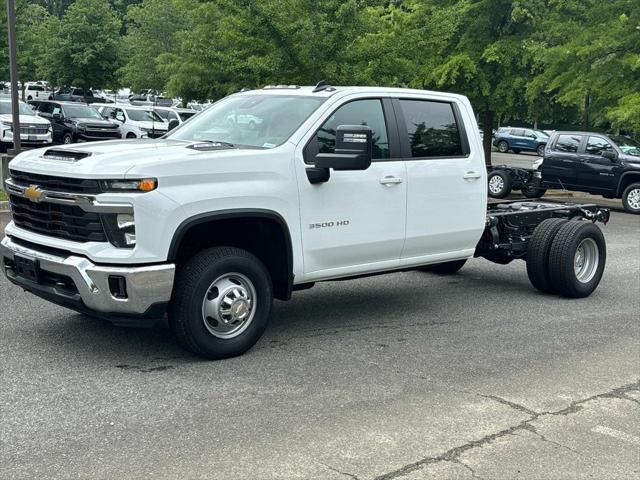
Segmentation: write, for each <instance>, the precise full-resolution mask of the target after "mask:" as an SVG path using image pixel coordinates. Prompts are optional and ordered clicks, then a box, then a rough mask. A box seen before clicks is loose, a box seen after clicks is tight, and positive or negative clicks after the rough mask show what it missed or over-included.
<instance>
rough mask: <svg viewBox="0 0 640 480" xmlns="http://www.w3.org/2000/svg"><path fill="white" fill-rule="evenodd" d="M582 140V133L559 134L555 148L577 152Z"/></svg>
mask: <svg viewBox="0 0 640 480" xmlns="http://www.w3.org/2000/svg"><path fill="white" fill-rule="evenodd" d="M581 141H582V137H581V136H580V135H559V136H558V140H556V145H555V148H554V150H557V151H559V152H569V153H576V152H577V151H578V147H579V146H580V142H581Z"/></svg>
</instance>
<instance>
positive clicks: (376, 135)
mask: <svg viewBox="0 0 640 480" xmlns="http://www.w3.org/2000/svg"><path fill="white" fill-rule="evenodd" d="M340 125H367V126H368V127H370V128H371V131H372V139H373V151H372V154H373V155H372V158H373V159H385V158H389V137H388V135H387V126H386V123H385V121H384V111H383V110H382V102H381V101H380V100H373V99H372V100H356V101H353V102H349V103H347V104H346V105H343V106H342V107H340V108H339V109H338V110H336V111H335V112H334V113H333V114H332V115H331V116H330V117H329V119H328V120H327V121H326V122H324V124H323V125H322V126H321V127H320V129H319V130H318V133H317V139H318V148H319V151H320V153H335V150H336V130H337V128H338V127H339V126H340Z"/></svg>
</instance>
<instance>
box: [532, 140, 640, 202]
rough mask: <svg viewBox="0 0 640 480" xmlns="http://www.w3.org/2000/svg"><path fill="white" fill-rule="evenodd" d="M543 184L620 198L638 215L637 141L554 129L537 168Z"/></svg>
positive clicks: (639, 149)
mask: <svg viewBox="0 0 640 480" xmlns="http://www.w3.org/2000/svg"><path fill="white" fill-rule="evenodd" d="M539 170H540V173H541V176H542V186H543V187H546V188H563V189H566V190H573V191H579V192H588V193H591V194H595V195H602V196H603V197H605V198H621V199H622V204H623V206H624V209H625V210H626V211H627V212H629V213H634V214H640V142H637V141H635V140H633V139H631V138H628V137H622V136H615V135H604V134H601V133H593V132H555V133H554V134H553V135H552V136H551V137H550V139H549V144H548V147H547V149H546V151H545V153H544V159H543V161H542V163H541V165H540V167H539Z"/></svg>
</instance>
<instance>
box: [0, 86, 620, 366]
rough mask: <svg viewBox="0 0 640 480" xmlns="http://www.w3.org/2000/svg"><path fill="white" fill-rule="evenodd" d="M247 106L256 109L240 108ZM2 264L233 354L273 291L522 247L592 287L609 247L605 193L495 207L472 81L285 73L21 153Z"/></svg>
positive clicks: (567, 286)
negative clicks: (183, 113) (122, 130)
mask: <svg viewBox="0 0 640 480" xmlns="http://www.w3.org/2000/svg"><path fill="white" fill-rule="evenodd" d="M240 116H243V118H246V116H251V118H256V119H259V122H258V121H256V122H255V123H253V124H252V123H249V122H239V121H230V120H229V119H233V118H236V117H240ZM9 168H10V178H9V179H7V181H6V184H5V188H6V190H7V192H8V194H9V199H10V205H11V211H12V215H13V220H12V222H11V223H9V225H8V226H7V228H6V231H5V237H4V239H3V240H2V242H1V245H0V258H1V259H2V265H3V269H4V272H5V274H6V276H7V277H8V278H9V280H10V281H11V282H13V283H15V284H17V285H20V286H21V287H23V288H24V289H25V290H28V291H30V292H32V293H34V294H36V295H38V296H40V297H42V298H45V299H47V300H49V301H51V302H53V303H56V304H59V305H63V306H66V307H68V308H71V309H74V310H77V311H80V312H84V313H86V314H88V315H92V316H96V317H101V318H105V319H108V320H110V321H112V322H114V323H116V324H119V325H139V324H141V323H146V322H148V321H152V320H154V319H159V318H163V317H164V316H165V314H168V319H169V324H170V326H171V329H172V331H173V333H174V334H175V336H176V338H177V339H178V340H179V341H180V343H181V344H182V345H184V346H185V347H186V348H188V349H190V350H191V351H193V352H195V353H196V354H199V355H202V356H204V357H208V358H214V359H215V358H224V357H229V356H233V355H238V354H241V353H243V352H245V351H246V350H248V349H249V348H251V346H252V345H254V344H255V343H256V342H257V341H258V339H259V338H260V336H261V335H262V333H263V332H264V330H265V328H266V326H267V321H268V318H269V314H270V310H271V305H272V299H273V298H277V299H280V300H288V299H289V298H290V297H291V295H292V292H293V291H295V290H299V289H304V288H309V287H311V286H312V285H313V284H314V283H315V282H318V281H325V280H333V279H339V278H340V279H344V278H348V277H358V276H363V275H369V274H375V273H380V272H392V271H398V270H410V269H420V270H430V271H433V272H436V273H440V274H447V273H449V274H450V273H455V272H456V271H457V270H459V269H460V268H461V267H462V266H463V264H464V263H465V261H466V260H467V259H469V258H470V257H473V256H481V257H484V258H486V259H489V260H491V261H494V262H497V263H501V264H506V263H508V262H510V261H512V260H514V259H523V260H526V265H527V272H528V274H529V278H530V280H531V282H532V284H533V285H534V286H535V287H536V288H538V289H539V290H542V291H544V292H548V293H557V294H561V295H565V296H569V297H584V296H587V295H589V294H591V292H592V291H593V290H594V289H595V288H596V287H597V285H598V283H599V282H600V278H601V276H602V272H603V269H604V265H605V257H606V248H605V242H604V238H603V235H602V232H601V231H600V229H599V228H598V227H597V226H596V225H594V223H595V222H596V221H603V222H606V221H607V220H608V218H609V212H608V211H607V210H603V209H599V208H597V207H596V206H594V205H572V204H561V203H552V202H540V201H530V202H501V203H494V204H490V205H487V172H486V168H485V164H484V157H483V152H482V145H481V141H480V137H479V135H478V128H477V125H476V122H475V120H474V114H473V111H472V108H471V105H470V103H469V101H468V100H467V98H465V97H463V96H460V95H453V94H447V93H436V92H428V91H422V90H407V89H393V88H373V87H371V88H361V87H348V88H343V87H331V86H328V85H326V84H318V85H317V86H316V87H315V88H314V87H297V86H276V87H265V88H264V89H261V90H254V91H244V92H240V93H237V94H234V95H230V96H229V97H226V98H224V99H222V100H220V101H219V102H217V103H216V104H214V105H213V106H211V107H210V108H209V109H207V110H206V111H205V112H202V113H201V114H200V115H199V116H198V117H196V118H194V119H192V120H191V121H189V122H187V123H185V124H183V125H181V126H179V127H178V128H176V129H174V130H173V131H171V132H170V133H169V134H167V135H166V136H165V137H164V138H162V139H155V140H151V139H149V140H144V139H142V140H133V141H109V142H100V143H87V144H83V145H73V146H64V147H52V148H46V149H40V150H34V151H29V152H25V153H22V154H20V155H19V156H17V157H16V158H15V159H14V160H13V161H12V162H11V163H10V166H9Z"/></svg>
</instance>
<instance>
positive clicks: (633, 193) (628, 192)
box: [622, 183, 640, 215]
mask: <svg viewBox="0 0 640 480" xmlns="http://www.w3.org/2000/svg"><path fill="white" fill-rule="evenodd" d="M622 206H623V207H624V209H625V211H626V212H629V213H633V214H635V215H638V214H640V183H632V184H631V185H629V186H628V187H627V188H625V189H624V192H623V193H622Z"/></svg>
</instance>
